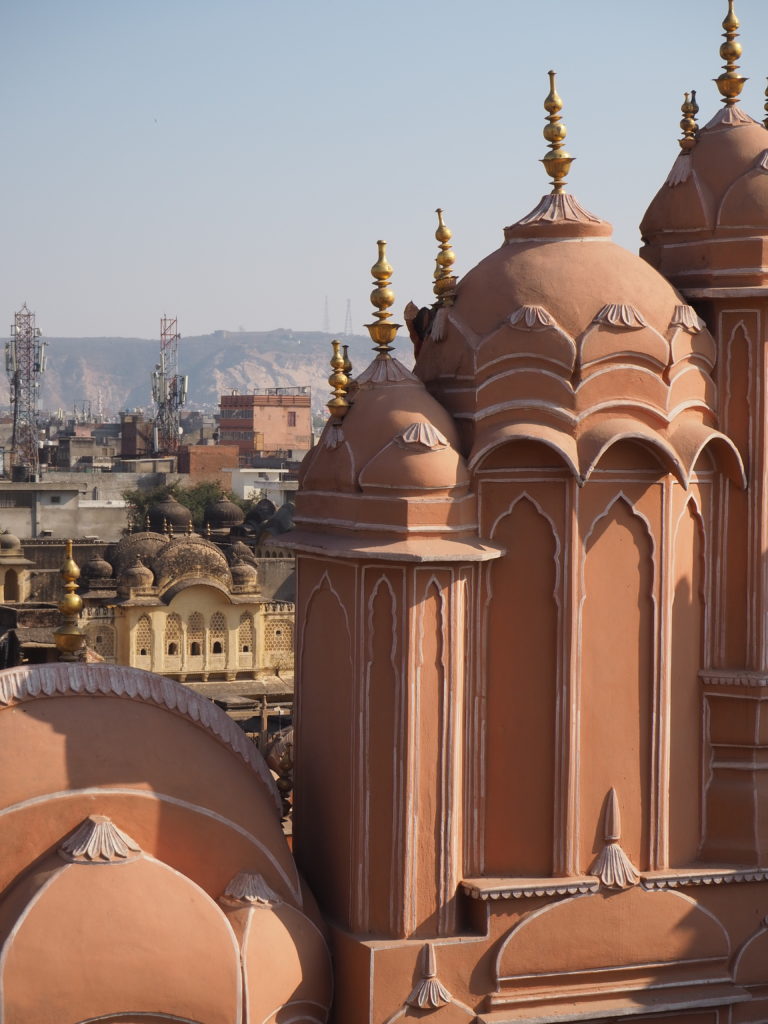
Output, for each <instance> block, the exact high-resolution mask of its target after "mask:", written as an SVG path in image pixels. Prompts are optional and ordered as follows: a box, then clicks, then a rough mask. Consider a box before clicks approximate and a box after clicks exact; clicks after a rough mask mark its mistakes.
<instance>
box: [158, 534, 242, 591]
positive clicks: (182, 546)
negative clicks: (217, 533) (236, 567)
mask: <svg viewBox="0 0 768 1024" xmlns="http://www.w3.org/2000/svg"><path fill="white" fill-rule="evenodd" d="M152 568H153V570H154V573H155V579H156V580H157V585H158V588H159V590H160V591H161V592H162V591H164V590H165V589H166V588H168V587H171V586H175V585H177V584H179V583H180V582H183V581H184V580H185V579H186V580H188V579H190V578H191V579H193V580H194V581H195V582H204V581H205V579H206V578H207V580H208V581H210V582H215V583H217V584H218V585H219V587H220V588H224V589H227V590H228V589H230V588H231V586H232V575H231V573H230V571H229V565H228V564H227V560H226V558H225V557H224V555H223V554H222V552H221V549H220V548H218V547H217V546H216V545H215V544H212V543H211V542H210V541H209V540H205V539H204V538H203V537H200V536H198V535H197V534H192V535H190V536H186V535H184V536H180V537H173V538H172V539H171V540H168V541H167V542H166V544H165V546H164V547H163V548H161V549H160V551H159V552H158V553H157V554H156V555H155V557H154V559H153V562H152Z"/></svg>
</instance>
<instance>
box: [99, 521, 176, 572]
mask: <svg viewBox="0 0 768 1024" xmlns="http://www.w3.org/2000/svg"><path fill="white" fill-rule="evenodd" d="M167 543H168V538H167V537H164V536H163V535H162V534H160V533H154V532H152V531H150V530H147V531H146V532H145V533H129V534H126V536H125V537H121V539H120V540H119V541H118V542H117V544H115V546H114V547H113V548H110V550H109V551H108V552H107V561H109V562H111V563H112V570H113V575H114V576H116V577H119V576H120V575H121V574H122V573H123V572H125V570H126V569H127V568H128V567H129V566H131V565H133V564H134V562H135V561H136V558H137V556H138V557H140V558H141V560H142V561H143V562H144V564H145V565H149V564H150V563H151V562H152V559H153V558H154V557H155V555H156V554H157V552H158V551H159V550H160V549H161V548H162V547H164V546H165V545H166V544H167Z"/></svg>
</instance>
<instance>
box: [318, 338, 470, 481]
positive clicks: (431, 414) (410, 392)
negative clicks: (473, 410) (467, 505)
mask: <svg viewBox="0 0 768 1024" xmlns="http://www.w3.org/2000/svg"><path fill="white" fill-rule="evenodd" d="M356 384H357V387H356V389H355V392H354V402H353V404H352V406H351V408H350V410H349V412H348V413H347V414H346V416H345V417H344V420H343V423H342V424H341V425H339V423H338V421H337V420H333V419H331V420H329V421H328V423H327V424H326V427H325V430H324V432H323V435H322V437H321V439H320V442H319V443H318V445H317V446H316V448H315V449H314V450H313V452H311V453H310V456H309V457H308V458H307V459H305V461H304V463H303V464H302V469H301V475H300V485H301V487H302V488H303V489H304V490H308V491H313V490H314V491H340V492H347V493H350V492H359V491H364V492H366V491H367V490H369V489H371V488H372V489H373V490H376V489H389V490H391V489H392V488H393V487H395V488H397V487H398V484H399V471H398V468H397V464H398V463H400V462H403V461H404V462H406V463H407V462H408V461H409V457H410V462H411V465H410V466H409V470H408V474H407V477H408V479H407V480H406V481H405V484H406V489H407V490H413V489H416V490H423V489H428V487H423V486H422V484H423V483H424V481H423V480H422V478H421V474H420V472H419V469H418V466H419V465H421V466H424V463H425V460H424V459H419V454H423V453H424V452H425V451H431V452H434V451H437V450H440V449H444V448H451V447H453V448H454V450H455V447H456V445H457V443H458V434H457V431H456V427H455V425H454V423H453V419H452V418H451V416H450V414H449V413H448V412H446V410H445V409H444V408H443V407H442V406H441V405H440V403H439V402H437V401H436V400H435V399H434V398H433V397H432V396H431V395H430V394H429V392H428V391H427V390H426V388H425V387H424V385H423V384H422V382H421V381H420V380H419V379H418V378H417V377H416V376H414V374H413V373H411V372H410V370H408V369H407V368H406V367H405V366H403V364H402V363H401V362H400V361H399V360H397V359H394V358H392V357H391V356H389V355H388V354H386V353H380V354H379V355H377V356H376V358H375V359H374V361H373V362H372V363H371V365H370V366H369V367H368V369H367V370H365V371H364V372H363V373H362V374H361V375H360V376H359V377H358V378H357V380H356ZM409 432H410V433H409ZM406 435H407V436H408V437H409V438H410V437H413V438H414V439H415V438H417V436H418V437H421V438H422V439H424V438H427V437H429V438H430V439H431V440H430V442H429V444H430V445H433V447H431V448H430V447H429V445H427V446H426V447H425V446H424V444H421V443H419V442H418V441H415V442H414V443H413V444H412V443H410V442H408V441H405V440H403V439H404V437H405V436H406ZM437 438H440V441H439V442H438V441H436V440H435V439H437ZM398 439H399V440H398ZM385 450H386V451H387V454H386V455H385V454H384V452H385ZM417 450H418V453H419V454H417ZM454 454H456V453H455V451H454ZM373 460H376V463H377V465H376V464H373V465H371V466H369V464H371V463H372V462H373ZM441 461H443V457H441ZM393 463H394V465H393ZM453 484H455V479H454V480H453ZM442 486H451V483H448V484H446V483H445V481H443V482H442Z"/></svg>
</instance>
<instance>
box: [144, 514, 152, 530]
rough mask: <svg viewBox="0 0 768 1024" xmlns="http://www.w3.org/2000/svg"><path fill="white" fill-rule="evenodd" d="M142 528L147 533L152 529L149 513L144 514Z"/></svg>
mask: <svg viewBox="0 0 768 1024" xmlns="http://www.w3.org/2000/svg"><path fill="white" fill-rule="evenodd" d="M144 529H145V530H146V531H147V533H149V531H150V530H151V529H152V523H150V521H149V515H146V516H144Z"/></svg>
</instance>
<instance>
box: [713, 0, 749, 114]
mask: <svg viewBox="0 0 768 1024" xmlns="http://www.w3.org/2000/svg"><path fill="white" fill-rule="evenodd" d="M740 24H741V22H740V21H739V19H738V18H737V17H736V12H735V11H734V9H733V0H728V13H727V14H726V16H725V19H724V21H723V29H724V32H723V35H724V36H725V42H724V43H722V45H721V46H720V56H721V57H722V58H723V60H724V61H725V64H724V65H723V73H722V75H720V76H719V77H718V78H716V79H715V84H716V85H717V88H718V90H719V92H720V95H721V96H722V97H723V103H725V104H726V106H729V107H732V106H733V105H734V104H735V103H738V101H739V96H741V90H742V89H743V88H744V83H745V82H746V81H747V79H746V78H742V77H741V75H740V74H738V70H739V65H738V64H737V63H736V61H737V60H738V59H739V57H740V56H741V54H742V48H741V43H739V42H737V39H736V37H737V35H738V34H739V33H738V28H739V25H740Z"/></svg>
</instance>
